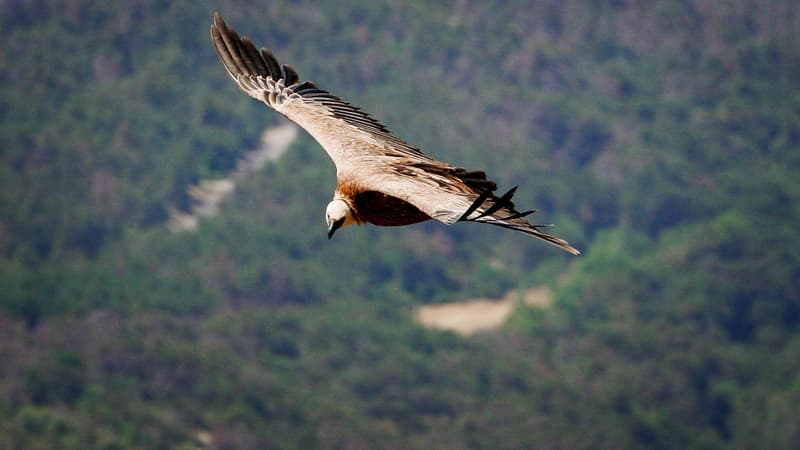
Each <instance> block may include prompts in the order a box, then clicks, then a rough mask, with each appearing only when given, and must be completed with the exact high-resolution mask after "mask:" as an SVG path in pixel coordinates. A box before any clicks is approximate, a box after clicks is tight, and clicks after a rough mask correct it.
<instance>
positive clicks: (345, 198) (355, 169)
mask: <svg viewBox="0 0 800 450" xmlns="http://www.w3.org/2000/svg"><path fill="white" fill-rule="evenodd" d="M211 37H212V39H213V41H214V47H216V49H217V54H218V55H219V57H220V59H221V60H222V64H223V65H224V66H225V69H226V70H227V71H228V74H229V75H230V76H231V78H233V80H234V81H235V82H236V84H238V85H239V87H240V88H241V89H242V90H243V91H244V92H245V93H246V94H247V95H249V96H250V97H253V98H254V99H256V100H259V101H261V102H264V103H266V104H267V106H269V107H270V108H272V109H274V110H275V111H278V112H279V113H281V114H283V115H284V116H286V117H288V118H289V119H290V120H292V121H294V122H295V123H297V124H298V125H300V126H301V127H303V128H304V129H305V130H306V131H307V132H308V133H309V134H311V136H313V137H314V139H316V140H317V142H319V143H320V145H322V148H324V149H325V151H326V152H327V153H328V155H329V156H330V157H331V159H332V160H333V162H334V164H335V165H336V179H337V183H336V190H335V192H334V196H333V200H332V201H331V202H330V203H329V204H328V207H327V209H326V214H325V215H326V221H327V224H328V237H329V238H330V237H331V236H332V235H333V233H334V232H335V231H336V230H337V229H339V228H341V227H344V226H347V225H352V224H362V223H372V224H374V225H381V226H397V225H409V224H412V223H417V222H422V221H425V220H428V219H434V220H437V221H439V222H442V223H444V224H447V225H451V224H453V223H455V222H458V221H470V222H482V223H488V224H491V225H497V226H501V227H504V228H509V229H512V230H516V231H520V232H523V233H526V234H529V235H532V236H535V237H537V238H539V239H543V240H545V241H547V242H549V243H551V244H553V245H556V246H558V247H560V248H562V249H564V250H566V251H568V252H570V253H572V254H573V255H577V254H579V253H580V252H579V251H578V250H577V249H575V248H574V247H572V246H571V245H569V244H568V243H567V242H566V241H565V240H563V239H560V238H558V237H556V236H553V235H551V234H548V233H545V232H543V231H541V230H540V229H539V226H536V225H532V224H531V223H530V222H528V221H527V220H526V219H525V216H527V215H529V214H532V213H533V212H534V211H525V212H519V211H517V210H516V209H515V208H514V203H513V202H512V201H511V198H512V197H513V195H514V192H515V190H516V188H513V189H511V190H510V191H508V192H507V193H506V194H504V195H502V196H497V195H495V193H494V192H495V190H496V189H497V185H496V184H495V183H494V182H493V181H491V180H489V179H487V178H486V174H485V173H484V172H482V171H468V170H465V169H462V168H459V167H455V166H452V165H450V164H447V163H444V162H441V161H437V160H435V159H433V158H431V157H430V156H428V155H426V154H425V153H423V152H422V151H421V150H419V149H418V148H416V147H413V146H411V145H409V144H407V143H406V142H405V141H403V140H401V139H400V138H398V137H397V136H395V135H393V134H392V133H391V132H390V131H389V130H387V129H386V127H384V126H383V124H381V123H380V122H378V121H377V120H375V119H373V118H372V117H370V116H369V115H367V114H366V113H364V112H362V111H361V110H360V109H359V108H357V107H355V106H353V105H351V104H349V103H347V102H345V101H343V100H342V99H340V98H339V97H337V96H335V95H333V94H331V93H330V92H327V91H325V90H322V89H320V88H319V87H317V86H316V85H315V84H314V83H312V82H310V81H300V78H299V77H298V75H297V72H295V71H294V69H292V68H291V67H290V66H288V65H285V64H284V65H280V64H278V61H277V59H275V57H274V56H273V55H272V53H271V52H270V51H269V50H267V49H266V48H262V49H261V50H259V49H258V48H256V46H255V45H254V44H253V42H252V41H251V40H250V39H248V38H246V37H244V38H243V37H239V35H238V34H237V33H236V31H234V30H233V29H231V28H228V26H227V25H226V24H225V22H224V21H223V20H222V17H220V15H219V13H215V14H214V23H213V25H211Z"/></svg>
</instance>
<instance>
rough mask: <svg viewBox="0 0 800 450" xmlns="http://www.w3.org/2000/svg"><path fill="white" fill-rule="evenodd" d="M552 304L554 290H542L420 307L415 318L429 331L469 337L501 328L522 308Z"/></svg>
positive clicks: (514, 291) (527, 290) (516, 291)
mask: <svg viewBox="0 0 800 450" xmlns="http://www.w3.org/2000/svg"><path fill="white" fill-rule="evenodd" d="M552 301H553V292H552V291H551V290H550V288H548V287H547V286H539V287H534V288H530V289H526V290H523V291H519V290H512V291H509V293H508V294H506V295H505V297H503V298H502V299H499V300H497V299H494V300H493V299H485V298H478V299H473V300H467V301H463V302H453V303H444V304H440V305H425V306H420V307H419V308H417V310H416V311H415V313H414V316H415V318H416V319H417V322H419V323H421V324H422V325H423V326H426V327H428V328H436V329H440V330H450V331H454V332H456V333H458V334H461V335H464V336H469V335H471V334H475V333H477V332H481V331H490V330H494V329H497V328H499V327H501V326H502V325H503V324H504V323H505V322H506V320H508V318H509V317H510V316H511V313H512V312H514V308H516V307H517V306H519V305H520V304H521V305H524V306H527V307H529V308H547V307H549V306H550V304H551V303H552Z"/></svg>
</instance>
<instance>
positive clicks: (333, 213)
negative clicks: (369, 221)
mask: <svg viewBox="0 0 800 450" xmlns="http://www.w3.org/2000/svg"><path fill="white" fill-rule="evenodd" d="M325 222H327V223H328V239H330V238H331V237H332V236H333V233H335V232H336V230H338V229H339V228H342V227H346V226H348V225H352V224H354V223H356V219H355V217H354V216H353V208H351V207H350V205H348V204H347V202H346V201H344V200H342V199H341V198H334V199H333V201H332V202H330V203H328V207H327V208H326V209H325Z"/></svg>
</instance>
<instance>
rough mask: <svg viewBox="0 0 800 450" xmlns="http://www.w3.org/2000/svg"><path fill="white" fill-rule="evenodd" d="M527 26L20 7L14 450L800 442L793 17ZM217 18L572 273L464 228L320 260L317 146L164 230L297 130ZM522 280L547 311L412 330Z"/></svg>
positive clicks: (586, 13) (523, 10) (157, 6)
mask: <svg viewBox="0 0 800 450" xmlns="http://www.w3.org/2000/svg"><path fill="white" fill-rule="evenodd" d="M234 3H236V4H234ZM262 3H264V4H262ZM530 3H531V2H476V3H473V2H446V3H437V4H435V5H430V4H427V2H421V1H409V2H403V4H402V5H401V4H397V3H396V2H394V3H393V2H376V1H370V2H362V1H355V0H349V1H344V2H342V1H336V2H322V3H320V2H284V1H271V2H259V4H257V5H255V4H250V5H242V4H241V2H229V1H214V2H205V3H198V2H193V1H192V2H190V1H173V2H161V1H157V0H141V1H137V2H128V3H126V4H125V5H123V4H122V3H115V2H92V1H82V0H76V1H71V2H57V1H52V0H29V1H20V2H5V4H4V5H3V8H1V9H0V29H2V30H3V32H4V35H5V39H4V42H5V45H4V47H3V49H2V50H0V357H2V360H3V364H2V365H0V447H2V448H108V449H112V448H147V449H153V448H156V449H157V448H197V447H201V448H202V447H211V448H698V449H699V448H714V449H719V448H776V449H777V448H793V447H794V446H795V445H796V442H798V440H799V439H800V427H798V423H797V420H796V417H797V414H798V412H799V411H798V406H797V405H799V404H800V375H798V374H800V359H798V356H797V355H800V284H799V283H800V241H798V240H797V239H796V229H797V228H798V224H800V207H799V206H798V205H800V183H798V182H797V175H796V174H797V173H798V172H799V171H800V152H798V147H800V78H798V77H797V74H798V73H800V47H798V44H797V43H798V42H800V35H798V34H800V31H798V30H800V15H798V12H797V8H796V7H795V5H794V3H793V2H790V1H783V0H781V1H770V2H765V1H758V0H756V1H745V0H730V1H728V2H724V3H723V4H720V3H719V2H713V1H708V0H693V1H683V2H677V1H673V2H660V3H658V4H648V3H642V4H640V3H638V2H627V1H588V0H581V1H579V0H566V1H562V2H555V3H553V2H534V3H533V4H530ZM214 10H219V11H220V12H221V13H222V15H223V17H225V19H226V20H227V21H228V22H229V23H230V24H231V25H232V26H234V27H235V28H236V29H238V30H240V31H241V32H243V34H246V35H249V36H251V37H252V38H254V40H255V41H256V42H257V43H262V44H264V45H269V46H271V48H272V49H273V51H274V52H275V53H276V55H277V56H278V57H279V58H281V59H284V60H285V61H286V62H288V63H290V64H292V65H293V66H294V67H295V68H296V69H297V70H298V72H299V73H300V74H301V76H305V77H309V78H311V79H313V80H314V81H316V82H318V84H320V85H321V86H323V87H325V88H327V89H330V90H331V91H333V92H335V93H337V94H339V95H341V96H342V97H344V98H346V99H348V100H350V101H351V102H353V103H354V104H357V105H360V106H363V107H364V109H365V110H367V111H369V112H370V113H371V114H372V115H374V116H375V117H377V118H379V119H381V120H382V121H383V122H384V123H386V124H388V125H389V126H390V128H392V129H393V130H394V131H395V132H397V134H398V135H400V136H401V137H403V138H405V139H407V140H408V141H410V142H412V143H414V144H416V145H419V146H420V147H422V148H423V149H425V151H427V152H428V153H430V154H432V155H434V156H436V157H439V158H442V159H445V160H448V161H452V162H454V163H458V164H461V165H463V166H465V167H468V168H476V169H477V168H484V169H486V170H487V172H488V173H490V175H492V177H493V178H495V179H496V180H497V181H499V182H500V184H501V186H507V187H510V186H513V185H520V186H521V187H520V190H519V193H518V194H517V199H518V202H517V203H518V204H519V205H521V206H522V205H530V206H533V207H536V208H538V210H539V213H538V214H537V215H536V216H534V218H535V219H536V220H539V221H540V222H541V223H556V224H557V225H558V227H557V229H556V233H557V234H558V235H559V236H563V237H565V238H566V239H568V240H569V241H571V242H573V243H575V244H576V246H577V247H578V248H581V249H582V250H584V255H582V256H580V257H577V258H573V257H570V256H569V255H566V254H561V253H560V252H558V251H557V250H556V249H554V248H551V247H549V246H546V245H543V244H541V243H540V242H536V241H534V240H532V239H529V238H526V237H525V236H523V235H518V234H516V233H511V232H508V231H505V230H500V229H493V227H486V226H470V225H465V224H462V225H458V226H454V227H444V226H441V225H438V224H434V223H429V224H422V225H416V226H413V227H406V228H398V229H389V228H387V229H377V228H375V227H361V228H354V229H347V230H346V231H345V232H341V233H338V234H337V235H336V237H335V239H333V240H331V241H330V242H329V241H327V239H326V236H325V229H324V221H323V208H324V205H325V203H326V201H327V200H328V199H329V198H330V195H331V191H332V187H333V185H334V171H333V167H332V164H331V163H330V161H329V160H328V158H327V156H326V155H325V154H324V153H323V152H322V151H321V150H320V149H319V148H318V146H317V145H316V144H315V143H314V142H313V141H312V140H311V139H310V138H308V137H307V136H304V137H303V138H301V139H300V140H299V142H298V143H297V144H296V145H295V146H294V147H293V148H292V150H291V151H290V152H288V153H287V154H286V155H285V156H284V157H283V158H282V159H281V160H280V161H278V162H277V163H276V164H273V165H270V166H269V167H267V168H266V169H265V170H264V171H263V173H262V174H261V175H259V176H258V177H254V178H253V179H249V180H246V181H245V182H244V183H243V184H242V185H241V186H239V187H237V190H236V193H235V195H234V197H233V198H232V199H231V200H230V201H228V202H227V203H225V204H224V205H223V210H222V212H221V214H220V215H219V216H217V217H214V218H210V219H207V220H204V221H202V222H201V224H200V226H199V228H198V229H197V231H196V232H187V233H181V234H173V233H170V232H169V231H168V230H167V229H166V226H165V224H166V222H167V219H168V216H169V211H170V209H172V208H178V209H184V210H185V209H187V208H189V206H190V203H191V200H190V198H189V197H188V196H187V194H186V189H187V187H188V186H189V185H191V184H192V183H196V182H197V181H198V180H200V179H206V178H218V177H222V176H224V175H225V174H226V173H228V172H229V171H231V170H232V169H233V168H234V167H235V165H236V162H237V160H238V159H239V158H241V156H242V155H243V154H244V153H245V152H246V151H248V150H251V149H252V148H254V147H255V146H256V145H257V144H258V139H259V135H260V133H261V131H262V130H263V129H264V127H266V126H270V125H272V124H276V123H278V122H279V120H281V119H279V117H278V116H277V114H274V113H271V112H269V111H267V110H266V109H265V108H264V107H263V106H262V105H260V104H258V103H256V102H253V101H250V100H248V99H247V98H245V97H244V96H243V95H242V94H241V93H239V92H238V91H237V89H236V87H235V86H234V84H233V83H231V82H230V80H229V79H228V78H227V74H226V73H225V71H224V70H223V68H222V67H221V65H220V63H219V62H218V61H217V57H216V55H215V54H214V51H213V47H212V45H211V43H210V38H209V36H208V27H209V25H210V22H211V17H212V13H213V11H214ZM537 284H548V285H550V287H551V288H552V289H553V291H554V292H555V293H556V302H555V303H554V305H553V306H552V307H550V308H548V309H546V310H542V309H534V310H527V311H523V312H519V313H518V314H516V315H515V316H514V317H513V319H512V320H511V322H510V323H509V324H508V326H506V327H505V328H504V329H503V330H501V331H499V332H497V333H492V334H485V335H481V336H477V337H474V338H470V339H464V338H460V337H457V336H455V335H452V334H449V333H443V332H435V331H430V330H425V329H422V328H420V327H419V326H418V325H417V324H415V323H414V322H413V320H412V315H411V311H412V309H413V307H414V306H416V305H420V304H424V303H430V302H440V301H452V300H459V299H465V298H469V297H474V296H500V295H502V294H503V293H504V292H506V291H507V290H509V289H512V288H518V287H525V286H531V285H537Z"/></svg>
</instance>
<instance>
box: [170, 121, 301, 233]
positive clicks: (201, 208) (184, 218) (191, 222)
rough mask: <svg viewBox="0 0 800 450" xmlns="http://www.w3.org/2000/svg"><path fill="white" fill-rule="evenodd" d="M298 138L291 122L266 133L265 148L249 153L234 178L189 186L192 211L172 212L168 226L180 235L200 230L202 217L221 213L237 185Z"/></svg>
mask: <svg viewBox="0 0 800 450" xmlns="http://www.w3.org/2000/svg"><path fill="white" fill-rule="evenodd" d="M295 139H297V127H296V126H294V125H292V124H290V123H288V122H287V123H285V124H283V125H279V126H277V127H272V128H267V129H266V130H264V133H263V134H262V135H261V145H259V147H258V148H257V149H255V150H253V151H250V152H247V153H246V154H245V156H244V158H242V159H241V160H240V161H239V162H238V163H237V164H236V169H235V170H234V171H233V172H231V173H230V175H228V176H227V177H225V178H222V179H216V180H202V181H200V183H199V184H196V185H192V186H189V188H188V191H189V197H191V199H192V210H191V212H188V213H187V212H183V211H179V210H178V209H175V208H173V209H171V210H170V214H169V216H170V217H169V222H168V223H167V227H168V228H169V229H170V231H172V232H176V233H177V232H181V231H190V230H194V229H195V228H197V224H198V222H199V220H200V218H201V217H211V216H214V215H216V214H217V213H218V212H219V205H220V204H221V203H222V202H223V201H224V200H225V199H226V198H228V197H229V196H230V195H231V194H233V191H234V190H236V183H239V182H241V181H243V180H245V179H247V178H248V177H249V176H251V175H252V174H253V173H255V172H258V171H259V170H261V169H262V168H263V167H264V166H265V165H266V164H267V163H269V162H274V161H277V160H278V159H279V158H280V157H281V156H283V154H284V153H286V150H289V147H290V146H291V145H292V143H293V142H294V140H295Z"/></svg>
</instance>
